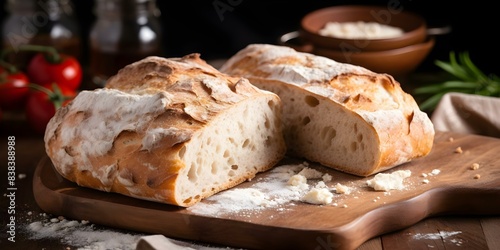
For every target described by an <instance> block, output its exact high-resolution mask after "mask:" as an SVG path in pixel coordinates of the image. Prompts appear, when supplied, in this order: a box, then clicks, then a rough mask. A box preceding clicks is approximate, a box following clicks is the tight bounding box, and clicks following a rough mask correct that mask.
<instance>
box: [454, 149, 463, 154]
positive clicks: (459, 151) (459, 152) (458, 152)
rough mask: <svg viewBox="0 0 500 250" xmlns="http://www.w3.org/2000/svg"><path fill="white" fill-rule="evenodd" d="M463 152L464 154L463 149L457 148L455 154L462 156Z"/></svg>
mask: <svg viewBox="0 0 500 250" xmlns="http://www.w3.org/2000/svg"><path fill="white" fill-rule="evenodd" d="M463 152H464V151H463V150H462V147H457V148H456V149H455V153H457V154H461V153H463Z"/></svg>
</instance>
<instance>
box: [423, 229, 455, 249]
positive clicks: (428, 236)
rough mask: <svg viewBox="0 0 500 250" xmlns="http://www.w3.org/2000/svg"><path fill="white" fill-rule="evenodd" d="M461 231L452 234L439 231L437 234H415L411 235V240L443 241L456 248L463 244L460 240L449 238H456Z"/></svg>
mask: <svg viewBox="0 0 500 250" xmlns="http://www.w3.org/2000/svg"><path fill="white" fill-rule="evenodd" d="M461 233H462V231H453V232H446V231H441V232H438V233H428V234H421V233H418V234H415V235H413V239H415V240H443V241H448V242H451V243H453V244H455V245H457V246H461V245H462V244H463V240H462V239H460V238H451V239H449V238H450V237H452V236H456V235H459V234H461Z"/></svg>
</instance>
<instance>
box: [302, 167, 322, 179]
mask: <svg viewBox="0 0 500 250" xmlns="http://www.w3.org/2000/svg"><path fill="white" fill-rule="evenodd" d="M298 174H300V175H303V176H305V177H306V178H307V179H319V178H321V177H322V176H323V173H321V172H320V171H318V170H316V169H312V168H309V167H304V168H303V169H302V170H301V171H300V172H299V173H298Z"/></svg>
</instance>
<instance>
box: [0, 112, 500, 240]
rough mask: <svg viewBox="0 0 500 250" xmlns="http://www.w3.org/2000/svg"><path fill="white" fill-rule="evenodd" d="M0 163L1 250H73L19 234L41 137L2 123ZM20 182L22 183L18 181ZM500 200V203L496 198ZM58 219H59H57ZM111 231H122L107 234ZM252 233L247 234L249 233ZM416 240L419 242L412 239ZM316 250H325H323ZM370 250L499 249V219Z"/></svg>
mask: <svg viewBox="0 0 500 250" xmlns="http://www.w3.org/2000/svg"><path fill="white" fill-rule="evenodd" d="M0 125H1V126H0V129H1V132H0V134H1V135H0V155H1V156H0V162H1V166H2V167H1V178H2V179H1V181H0V183H1V185H2V186H1V188H2V190H3V192H2V193H3V194H4V195H2V197H1V198H0V199H1V205H0V209H1V213H2V217H1V219H2V225H3V227H2V229H3V230H2V231H1V232H0V248H1V249H23V250H27V249H76V247H74V246H71V245H68V244H64V243H61V240H58V239H38V240H31V239H29V237H28V236H29V235H28V234H27V233H26V232H24V231H23V230H22V228H23V226H24V225H26V224H28V223H30V222H31V219H30V218H32V217H33V215H36V214H40V213H43V211H41V209H40V208H39V207H38V205H37V204H36V202H35V200H34V197H33V190H32V177H33V172H34V170H35V167H36V166H37V164H38V162H39V161H40V160H41V159H42V157H43V156H44V155H45V149H44V142H43V136H42V135H38V134H34V133H33V132H32V131H30V129H29V128H28V127H27V125H26V124H25V122H24V121H23V120H22V119H17V118H14V119H11V120H9V121H5V118H4V119H3V120H2V122H1V123H0ZM9 136H13V137H10V139H11V140H10V141H15V174H16V180H15V188H16V190H14V192H15V204H14V205H15V207H13V208H11V209H9V206H10V205H12V202H11V201H10V196H9V194H10V193H11V192H12V191H11V190H9V189H8V187H9V186H8V183H7V180H8V177H7V172H8V163H7V162H8V158H7V156H8V148H7V146H8V142H9ZM20 175H21V176H24V175H25V177H23V178H19V177H20ZM499 199H500V197H499ZM9 210H14V211H15V216H16V220H15V223H16V226H15V243H13V242H10V241H9V240H8V238H9V237H10V236H11V235H10V234H9V233H8V231H9V227H7V224H8V223H9V222H10V219H9V216H11V214H8V213H9ZM55 216H57V215H55ZM108 229H109V230H116V231H117V232H118V231H119V232H123V231H122V230H118V229H113V228H108ZM440 232H445V233H446V232H455V233H456V234H454V235H451V236H449V237H446V236H443V237H435V236H436V235H439V233H440ZM249 233H251V232H249ZM415 235H422V236H423V237H419V238H415V237H414V236H415ZM320 249H328V248H327V247H323V248H320ZM359 249H362V250H368V249H390V250H393V249H436V250H437V249H468V250H469V249H472V250H473V249H477V250H483V249H500V215H498V216H467V217H463V216H443V217H435V218H428V219H425V220H423V221H420V222H419V223H417V224H416V225H414V226H411V227H409V228H406V229H403V230H400V231H396V232H392V233H389V234H385V235H382V236H381V237H376V238H373V239H371V240H369V241H367V242H365V243H364V244H363V245H362V246H360V247H359Z"/></svg>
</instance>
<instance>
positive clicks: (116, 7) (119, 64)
mask: <svg viewBox="0 0 500 250" xmlns="http://www.w3.org/2000/svg"><path fill="white" fill-rule="evenodd" d="M94 11H95V14H96V21H95V23H94V24H93V26H92V28H91V31H90V75H91V78H92V82H93V83H94V85H95V87H103V86H104V85H105V82H106V80H107V79H108V78H109V77H110V76H112V75H115V74H116V73H117V72H118V70H120V69H121V68H123V67H125V66H126V65H128V64H130V63H132V62H135V61H138V60H140V59H143V58H144V57H147V56H152V55H156V56H161V55H162V47H161V46H162V43H161V39H162V33H161V24H160V20H159V17H160V12H159V9H158V8H157V6H156V2H155V0H95V9H94Z"/></svg>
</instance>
